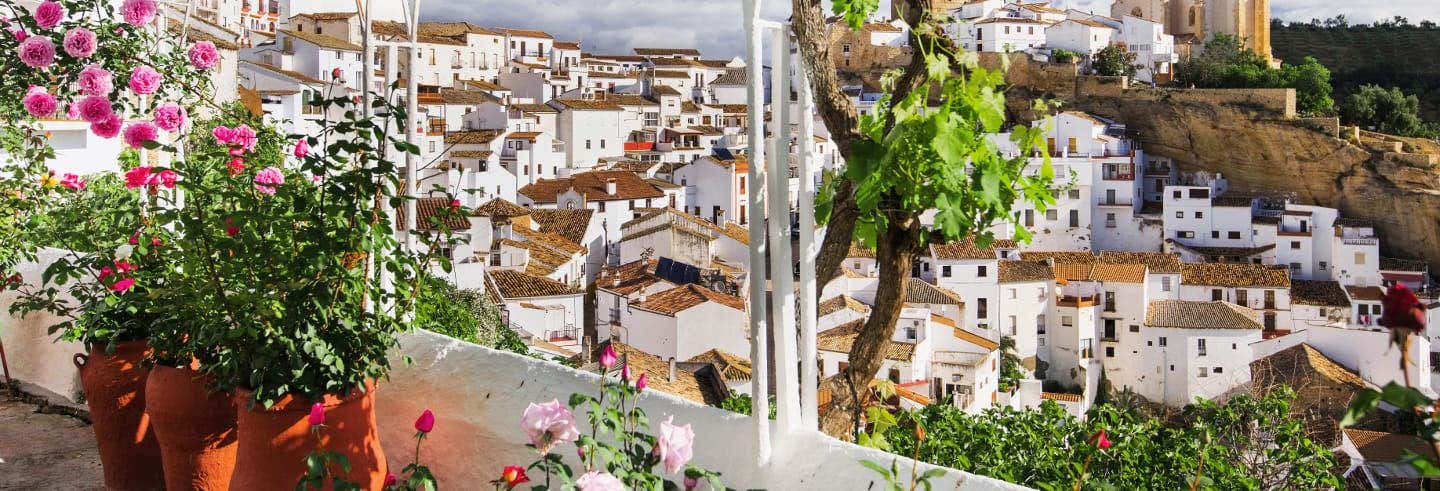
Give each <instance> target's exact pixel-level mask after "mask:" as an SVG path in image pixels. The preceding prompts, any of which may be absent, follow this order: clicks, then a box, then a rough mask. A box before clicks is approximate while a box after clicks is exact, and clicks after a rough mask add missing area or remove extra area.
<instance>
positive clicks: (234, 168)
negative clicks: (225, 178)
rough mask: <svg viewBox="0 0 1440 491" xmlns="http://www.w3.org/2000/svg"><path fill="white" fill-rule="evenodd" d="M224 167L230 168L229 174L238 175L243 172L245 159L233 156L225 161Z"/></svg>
mask: <svg viewBox="0 0 1440 491" xmlns="http://www.w3.org/2000/svg"><path fill="white" fill-rule="evenodd" d="M225 167H227V168H229V169H230V175H232V176H238V175H240V173H241V172H245V159H242V158H240V157H235V158H233V159H230V161H229V162H226V163H225Z"/></svg>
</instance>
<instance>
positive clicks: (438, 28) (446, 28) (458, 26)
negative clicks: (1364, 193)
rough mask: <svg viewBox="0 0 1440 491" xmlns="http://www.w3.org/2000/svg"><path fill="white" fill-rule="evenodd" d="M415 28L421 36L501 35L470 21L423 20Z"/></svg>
mask: <svg viewBox="0 0 1440 491" xmlns="http://www.w3.org/2000/svg"><path fill="white" fill-rule="evenodd" d="M415 30H416V31H418V32H419V33H420V35H421V36H445V37H461V36H464V35H466V34H488V35H491V36H498V35H500V33H498V32H495V31H493V30H490V29H487V28H485V27H481V26H477V25H475V24H471V23H469V22H421V23H420V25H418V26H416V28H415Z"/></svg>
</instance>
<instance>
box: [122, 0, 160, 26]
mask: <svg viewBox="0 0 1440 491" xmlns="http://www.w3.org/2000/svg"><path fill="white" fill-rule="evenodd" d="M120 14H121V15H122V16H124V17H125V23H126V24H130V25H132V26H143V25H145V24H149V23H150V21H152V20H155V0H125V3H124V4H121V5H120Z"/></svg>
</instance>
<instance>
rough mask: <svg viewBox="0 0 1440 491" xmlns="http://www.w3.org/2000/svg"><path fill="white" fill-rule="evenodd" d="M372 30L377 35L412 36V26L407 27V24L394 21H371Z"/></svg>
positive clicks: (407, 37)
mask: <svg viewBox="0 0 1440 491" xmlns="http://www.w3.org/2000/svg"><path fill="white" fill-rule="evenodd" d="M370 32H371V33H372V34H375V35H377V36H386V37H398V38H404V39H409V38H410V28H408V27H406V26H405V24H402V23H399V22H393V21H386V20H373V21H370Z"/></svg>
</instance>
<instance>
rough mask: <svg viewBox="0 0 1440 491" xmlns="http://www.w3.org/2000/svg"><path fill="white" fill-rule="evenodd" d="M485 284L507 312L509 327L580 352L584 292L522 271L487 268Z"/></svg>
mask: <svg viewBox="0 0 1440 491" xmlns="http://www.w3.org/2000/svg"><path fill="white" fill-rule="evenodd" d="M485 276H486V283H485V284H486V287H487V289H488V290H489V291H490V292H491V294H492V298H494V299H495V300H496V303H497V304H499V305H500V306H501V308H502V309H504V311H505V312H506V313H508V314H509V319H510V326H511V327H513V328H515V329H519V330H523V331H525V333H527V334H529V335H531V336H535V337H538V338H540V339H543V340H546V341H547V342H550V343H553V344H556V345H559V346H562V347H568V348H569V349H573V350H574V351H576V352H578V351H579V345H580V337H581V334H582V331H581V329H580V328H581V327H582V326H584V325H585V310H584V307H585V292H584V291H583V290H581V289H579V288H575V287H572V286H569V285H566V284H564V283H560V282H558V281H554V280H551V279H549V278H543V277H539V276H534V275H531V274H528V273H525V272H522V271H513V270H507V269H496V270H490V271H487V272H486V274H485Z"/></svg>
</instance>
